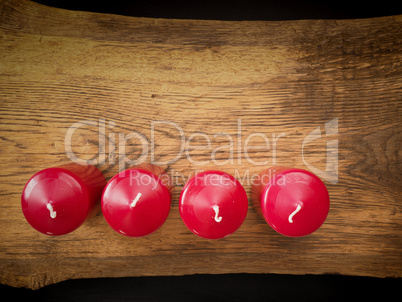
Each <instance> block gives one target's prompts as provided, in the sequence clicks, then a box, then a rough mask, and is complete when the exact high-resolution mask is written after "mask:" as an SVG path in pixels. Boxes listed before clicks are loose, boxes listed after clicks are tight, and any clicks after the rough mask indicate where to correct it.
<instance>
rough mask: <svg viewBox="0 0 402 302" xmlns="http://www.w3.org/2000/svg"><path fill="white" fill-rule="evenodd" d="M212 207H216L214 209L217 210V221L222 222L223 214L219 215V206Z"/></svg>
mask: <svg viewBox="0 0 402 302" xmlns="http://www.w3.org/2000/svg"><path fill="white" fill-rule="evenodd" d="M212 209H214V211H215V221H216V222H221V221H222V216H220V217H218V215H219V206H217V205H213V206H212Z"/></svg>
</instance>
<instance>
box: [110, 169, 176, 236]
mask: <svg viewBox="0 0 402 302" xmlns="http://www.w3.org/2000/svg"><path fill="white" fill-rule="evenodd" d="M170 202H171V201H170V192H169V190H168V188H167V187H166V186H165V185H164V184H163V183H162V181H161V180H160V179H159V178H158V176H156V175H155V174H154V173H152V172H150V171H148V170H145V169H137V168H132V169H127V170H125V171H122V172H120V173H119V174H117V175H116V176H114V177H113V178H112V179H111V180H110V181H109V182H108V184H107V185H106V187H105V190H104V192H103V196H102V212H103V215H104V216H105V219H106V221H107V222H108V223H109V225H110V226H111V227H112V228H113V229H114V230H116V231H117V232H119V233H120V234H123V235H126V236H130V237H141V236H145V235H148V234H151V233H153V232H155V231H156V230H157V229H159V228H160V227H161V226H162V224H163V223H164V222H165V220H166V218H167V216H168V214H169V210H170Z"/></svg>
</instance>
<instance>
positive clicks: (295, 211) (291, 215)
mask: <svg viewBox="0 0 402 302" xmlns="http://www.w3.org/2000/svg"><path fill="white" fill-rule="evenodd" d="M301 208H302V207H301V205H299V204H298V205H297V207H296V210H294V211H293V212H292V214H290V215H289V223H293V219H292V218H293V216H295V215H296V214H297V213H298V212H299V211H300V210H301Z"/></svg>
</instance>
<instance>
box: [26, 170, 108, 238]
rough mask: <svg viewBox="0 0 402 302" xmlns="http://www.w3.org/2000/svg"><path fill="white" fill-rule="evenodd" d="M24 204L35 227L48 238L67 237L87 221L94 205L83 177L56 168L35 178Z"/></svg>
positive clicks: (29, 183)
mask: <svg viewBox="0 0 402 302" xmlns="http://www.w3.org/2000/svg"><path fill="white" fill-rule="evenodd" d="M99 173H100V171H99ZM100 174H101V173H100ZM102 188H103V187H102ZM100 192H102V189H100ZM99 195H100V194H99ZM21 205H22V210H23V213H24V216H25V218H26V220H27V221H28V222H29V224H30V225H31V226H32V227H33V228H35V229H36V230H38V231H39V232H41V233H44V234H47V235H64V234H67V233H70V232H72V231H74V230H75V229H76V228H78V227H79V226H80V225H81V224H82V223H83V222H84V221H85V219H86V218H87V216H88V214H89V212H90V210H91V209H92V207H93V205H94V202H93V201H92V200H91V192H90V190H89V189H88V187H87V186H86V185H85V183H84V182H83V181H82V179H81V178H79V177H78V176H77V175H76V174H74V173H72V172H71V171H69V170H66V169H63V168H60V167H55V168H48V169H44V170H42V171H40V172H38V173H36V174H35V175H34V176H32V177H31V179H30V180H29V181H28V182H27V184H26V185H25V188H24V190H23V193H22V196H21Z"/></svg>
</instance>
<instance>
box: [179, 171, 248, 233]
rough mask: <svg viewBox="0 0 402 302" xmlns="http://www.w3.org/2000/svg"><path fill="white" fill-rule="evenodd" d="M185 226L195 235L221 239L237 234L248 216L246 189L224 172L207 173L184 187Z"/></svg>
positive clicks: (181, 205) (181, 202)
mask: <svg viewBox="0 0 402 302" xmlns="http://www.w3.org/2000/svg"><path fill="white" fill-rule="evenodd" d="M179 209H180V215H181V217H182V219H183V221H184V223H185V225H186V226H187V227H188V228H189V229H190V230H191V231H192V232H193V233H194V234H196V235H198V236H200V237H204V238H207V239H219V238H223V237H225V236H228V235H230V234H232V233H233V232H235V231H236V230H237V229H238V228H239V227H240V226H241V224H242V223H243V221H244V219H245V218H246V215H247V209H248V201H247V195H246V192H245V190H244V188H243V186H242V185H241V184H240V183H239V182H238V181H237V180H236V179H235V178H234V177H233V176H231V175H229V174H227V173H225V172H222V171H206V172H202V173H199V174H197V175H196V176H194V177H193V178H191V179H190V180H189V181H188V182H187V184H186V185H185V186H184V188H183V190H182V193H181V196H180V203H179Z"/></svg>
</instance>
